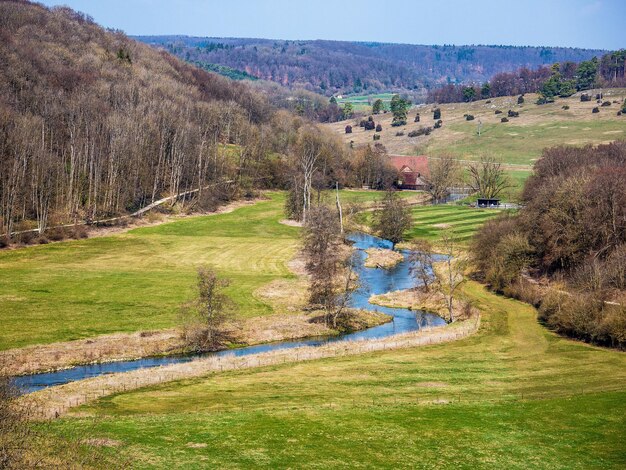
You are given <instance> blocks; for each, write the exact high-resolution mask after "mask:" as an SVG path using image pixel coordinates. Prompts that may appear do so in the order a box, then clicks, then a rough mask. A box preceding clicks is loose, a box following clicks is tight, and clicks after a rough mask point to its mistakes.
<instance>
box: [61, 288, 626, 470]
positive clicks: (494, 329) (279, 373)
mask: <svg viewBox="0 0 626 470" xmlns="http://www.w3.org/2000/svg"><path fill="white" fill-rule="evenodd" d="M465 291H466V295H468V296H469V298H471V299H473V300H474V301H475V302H477V304H478V305H479V307H480V308H481V310H482V311H483V316H482V324H481V329H480V331H479V333H478V334H477V335H474V336H472V337H470V338H468V339H465V340H461V341H458V342H454V343H449V344H441V345H436V346H429V347H423V348H415V349H405V350H397V351H387V352H380V353H375V354H367V355H359V356H353V357H345V358H333V359H325V360H317V361H312V362H306V363H298V364H292V365H280V366H274V367H266V368H261V369H256V370H247V371H239V372H229V373H222V374H217V375H212V376H209V377H207V378H204V379H196V380H189V381H183V382H179V383H170V384H164V385H161V386H157V387H151V388H146V389H142V390H138V391H135V392H131V393H125V394H120V395H116V396H112V397H109V398H106V399H102V400H100V401H98V402H96V403H94V404H92V405H90V406H83V407H81V408H79V409H77V412H78V413H80V416H77V417H67V418H64V419H62V420H58V421H55V422H54V423H53V424H52V427H51V428H49V429H50V432H53V433H54V434H55V435H60V436H66V435H68V436H71V435H75V433H76V432H77V431H78V433H80V434H81V435H82V437H93V438H105V439H112V440H114V441H119V446H118V447H115V448H108V449H105V450H104V451H105V452H107V453H108V454H109V455H110V456H111V457H112V458H121V459H125V460H126V459H128V460H132V461H133V466H134V467H137V468H150V467H155V466H157V467H169V468H197V467H203V468H373V467H376V468H508V469H532V468H554V469H594V468H595V469H611V468H623V466H624V464H625V463H626V448H625V447H624V445H623V443H624V440H625V439H626V355H625V354H624V353H620V352H617V351H610V350H603V349H600V348H595V347H591V346H588V345H585V344H581V343H576V342H573V341H570V340H567V339H563V338H560V337H557V336H555V335H553V334H551V333H549V332H548V331H546V330H545V329H544V328H543V327H541V326H540V325H539V324H538V323H537V321H536V312H535V310H534V309H533V308H532V307H529V306H528V305H526V304H523V303H520V302H517V301H514V300H508V299H505V298H502V297H497V296H495V295H493V294H491V293H488V292H486V291H485V290H484V289H483V288H482V287H481V286H479V285H478V284H475V283H469V284H468V285H467V286H466V289H465Z"/></svg>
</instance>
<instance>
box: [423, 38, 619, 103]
mask: <svg viewBox="0 0 626 470" xmlns="http://www.w3.org/2000/svg"><path fill="white" fill-rule="evenodd" d="M625 60H626V49H621V50H619V51H615V52H610V53H608V54H604V55H602V56H601V57H600V58H599V59H598V58H597V57H593V58H591V59H590V60H585V61H581V62H579V63H576V62H572V61H564V62H557V63H554V64H553V65H552V66H551V67H547V66H541V67H538V68H537V69H535V70H531V69H529V68H527V67H522V68H520V69H519V70H517V71H516V72H501V73H497V74H495V75H494V76H493V77H492V78H491V79H490V80H488V81H486V82H484V83H483V84H482V85H454V84H449V85H446V86H443V87H440V88H436V89H432V90H430V91H429V92H428V102H432V103H459V102H462V101H466V102H469V101H475V100H480V99H488V98H495V97H498V96H512V95H523V94H525V93H540V94H541V99H540V104H541V103H545V102H548V101H550V100H552V99H554V97H556V96H560V97H567V96H571V95H572V94H574V93H575V92H576V91H581V90H589V89H592V88H596V87H604V88H608V87H622V86H625V85H626V76H625V75H624V63H625Z"/></svg>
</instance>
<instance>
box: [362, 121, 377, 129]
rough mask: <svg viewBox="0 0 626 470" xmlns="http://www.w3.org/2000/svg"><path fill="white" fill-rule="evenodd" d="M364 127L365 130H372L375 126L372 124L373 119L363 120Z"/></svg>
mask: <svg viewBox="0 0 626 470" xmlns="http://www.w3.org/2000/svg"><path fill="white" fill-rule="evenodd" d="M364 127H365V130H366V131H373V130H374V129H375V128H376V124H374V121H365V126H364Z"/></svg>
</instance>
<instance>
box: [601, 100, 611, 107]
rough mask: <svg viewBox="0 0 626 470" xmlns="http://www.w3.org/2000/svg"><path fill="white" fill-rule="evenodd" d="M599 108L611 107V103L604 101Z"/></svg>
mask: <svg viewBox="0 0 626 470" xmlns="http://www.w3.org/2000/svg"><path fill="white" fill-rule="evenodd" d="M600 106H604V107H606V106H611V102H610V101H604V102H603V103H602V104H601V105H600Z"/></svg>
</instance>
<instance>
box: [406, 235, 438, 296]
mask: <svg viewBox="0 0 626 470" xmlns="http://www.w3.org/2000/svg"><path fill="white" fill-rule="evenodd" d="M409 260H410V261H411V263H412V266H411V268H410V270H411V274H412V275H413V276H414V277H415V279H416V280H417V281H418V282H419V283H420V284H421V288H422V290H423V291H424V292H429V291H430V288H431V285H432V284H433V283H435V282H436V280H437V278H436V277H435V275H434V269H433V263H434V262H435V254H434V253H433V247H432V245H431V244H430V243H429V242H428V241H427V240H417V241H416V242H414V243H413V244H412V246H411V254H410V255H409Z"/></svg>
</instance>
